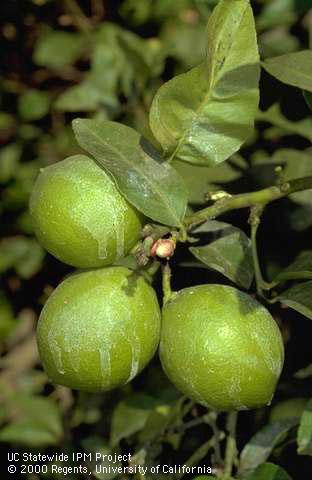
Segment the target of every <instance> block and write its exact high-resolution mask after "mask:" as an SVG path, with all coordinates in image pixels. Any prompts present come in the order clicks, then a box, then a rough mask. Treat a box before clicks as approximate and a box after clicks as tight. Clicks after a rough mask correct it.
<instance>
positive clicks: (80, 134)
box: [73, 119, 187, 226]
mask: <svg viewBox="0 0 312 480" xmlns="http://www.w3.org/2000/svg"><path fill="white" fill-rule="evenodd" d="M73 128H74V132H75V134H76V137H77V140H78V143H79V145H80V146H81V147H82V148H84V149H85V150H87V151H88V152H89V153H90V154H91V155H93V156H94V158H95V160H96V161H97V162H98V163H99V164H100V165H101V166H102V167H103V168H105V169H106V170H107V171H108V172H109V173H110V174H111V175H112V176H113V178H114V179H115V181H116V183H117V186H118V187H119V189H120V191H121V193H122V194H123V195H124V196H125V197H126V199H127V200H128V201H129V202H130V203H132V204H133V205H134V206H135V207H136V208H137V209H138V210H140V211H141V212H142V213H144V215H146V216H147V217H150V218H152V219H153V220H155V221H157V222H160V223H164V224H166V225H171V226H180V225H181V222H182V220H183V217H184V215H185V210H186V204H187V190H186V186H185V184H184V182H183V180H182V178H181V177H180V176H179V174H178V173H177V172H176V171H175V170H174V169H173V168H172V167H171V166H170V165H168V164H166V163H161V158H160V157H159V156H158V154H157V152H156V151H154V150H153V152H151V148H152V147H151V146H150V145H148V144H147V142H146V141H144V140H142V138H141V137H140V135H139V134H138V133H137V132H136V131H135V130H133V129H132V128H130V127H127V126H125V125H121V124H118V123H116V122H109V121H96V120H83V119H77V120H74V122H73ZM147 149H148V151H147ZM150 153H151V155H153V156H151V155H150Z"/></svg>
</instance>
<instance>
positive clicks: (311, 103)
mask: <svg viewBox="0 0 312 480" xmlns="http://www.w3.org/2000/svg"><path fill="white" fill-rule="evenodd" d="M303 96H304V99H305V101H306V104H307V105H308V107H309V108H310V110H312V93H311V92H306V91H304V92H303Z"/></svg>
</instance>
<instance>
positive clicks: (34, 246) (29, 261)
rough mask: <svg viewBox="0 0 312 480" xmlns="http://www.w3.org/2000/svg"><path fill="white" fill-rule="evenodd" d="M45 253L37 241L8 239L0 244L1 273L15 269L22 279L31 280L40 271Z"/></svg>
mask: <svg viewBox="0 0 312 480" xmlns="http://www.w3.org/2000/svg"><path fill="white" fill-rule="evenodd" d="M44 255H45V254H44V251H43V249H42V248H41V247H40V245H39V244H38V242H37V241H36V240H33V239H29V238H27V237H22V236H19V237H7V238H4V239H3V240H1V242H0V273H3V272H5V271H7V270H9V269H10V268H15V270H16V271H17V272H18V274H19V275H20V276H21V277H22V278H30V277H31V276H32V275H34V274H35V273H37V272H38V270H40V268H41V265H42V261H43V258H44Z"/></svg>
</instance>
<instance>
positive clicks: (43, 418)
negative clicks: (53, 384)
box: [0, 394, 63, 447]
mask: <svg viewBox="0 0 312 480" xmlns="http://www.w3.org/2000/svg"><path fill="white" fill-rule="evenodd" d="M9 408H10V409H11V410H12V412H14V420H13V421H11V423H10V424H8V425H6V426H5V427H4V428H3V429H2V430H1V432H0V441H2V442H12V443H16V444H20V445H26V446H29V447H43V446H48V445H56V444H58V442H59V441H60V438H61V436H62V434H63V427H62V423H61V416H60V411H59V408H58V407H57V405H56V404H55V403H54V402H53V401H52V400H50V399H49V398H42V397H35V396H28V395H21V394H18V395H14V396H12V397H10V399H9ZM38 412H40V415H38Z"/></svg>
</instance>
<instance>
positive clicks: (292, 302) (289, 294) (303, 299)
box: [275, 280, 312, 320]
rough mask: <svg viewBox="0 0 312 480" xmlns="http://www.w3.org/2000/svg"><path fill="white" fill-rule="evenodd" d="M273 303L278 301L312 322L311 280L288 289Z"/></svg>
mask: <svg viewBox="0 0 312 480" xmlns="http://www.w3.org/2000/svg"><path fill="white" fill-rule="evenodd" d="M275 301H280V302H281V303H282V304H283V305H287V307H289V308H292V309H293V310H296V311H297V312H299V313H301V315H304V316H305V317H307V318H310V319H311V320H312V280H310V281H309V282H305V283H299V284H298V285H294V286H293V287H290V288H289V289H288V290H286V291H285V292H283V293H281V294H280V295H279V296H278V297H277V298H276V299H275Z"/></svg>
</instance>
